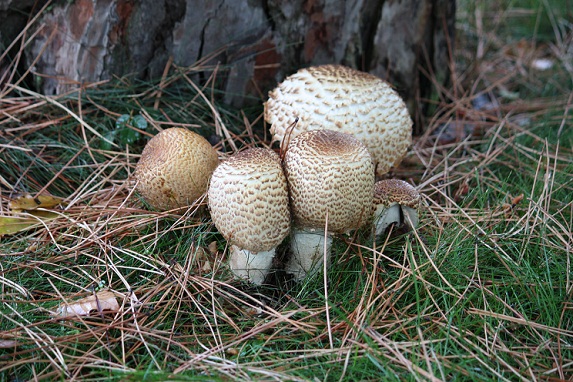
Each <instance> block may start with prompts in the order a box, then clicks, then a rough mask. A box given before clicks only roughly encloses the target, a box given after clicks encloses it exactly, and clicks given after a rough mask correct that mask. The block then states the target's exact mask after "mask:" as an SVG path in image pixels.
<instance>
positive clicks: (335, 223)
mask: <svg viewBox="0 0 573 382" xmlns="http://www.w3.org/2000/svg"><path fill="white" fill-rule="evenodd" d="M283 165H284V169H285V175H286V177H287V182H288V185H289V190H290V200H291V213H292V215H293V220H294V225H295V227H296V229H295V230H294V233H293V238H292V252H293V256H292V258H291V260H290V261H289V262H288V263H287V271H289V272H290V273H293V274H294V276H295V278H296V279H298V280H300V279H301V278H303V277H305V276H306V274H307V273H309V272H310V271H312V270H313V269H315V266H316V265H317V264H320V263H321V259H322V254H323V248H324V238H325V236H326V238H327V245H326V247H327V250H326V253H327V260H328V254H329V252H330V249H329V243H330V240H331V239H330V238H329V236H328V234H325V232H324V228H325V226H326V222H327V219H328V232H333V233H344V232H347V231H349V230H352V229H357V228H359V227H360V226H362V225H363V224H364V223H366V222H367V221H369V219H371V212H372V198H373V190H374V166H373V164H372V158H371V156H370V154H369V153H368V150H367V149H366V147H365V146H364V145H363V144H362V143H361V142H360V141H359V140H357V139H356V138H355V137H353V136H352V135H349V134H345V133H341V132H337V131H332V130H313V131H307V132H303V133H301V134H299V135H298V136H297V137H295V138H294V139H293V140H292V141H291V143H290V145H289V147H288V149H287V151H286V153H285V157H284V164H283Z"/></svg>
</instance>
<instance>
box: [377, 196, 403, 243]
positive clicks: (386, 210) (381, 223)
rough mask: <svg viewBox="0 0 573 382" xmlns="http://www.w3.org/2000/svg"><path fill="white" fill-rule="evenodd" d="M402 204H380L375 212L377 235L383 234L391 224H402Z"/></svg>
mask: <svg viewBox="0 0 573 382" xmlns="http://www.w3.org/2000/svg"><path fill="white" fill-rule="evenodd" d="M401 221H402V219H401V218H400V205H399V204H398V203H395V204H393V205H391V206H389V207H384V206H378V207H376V212H375V213H374V225H375V226H376V236H380V235H383V234H384V232H386V229H387V228H388V227H389V226H390V225H391V224H394V223H396V224H401Z"/></svg>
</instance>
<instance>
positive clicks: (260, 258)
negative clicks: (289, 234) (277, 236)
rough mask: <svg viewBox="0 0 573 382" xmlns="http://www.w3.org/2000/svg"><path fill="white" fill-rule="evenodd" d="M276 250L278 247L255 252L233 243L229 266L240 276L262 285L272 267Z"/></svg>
mask: <svg viewBox="0 0 573 382" xmlns="http://www.w3.org/2000/svg"><path fill="white" fill-rule="evenodd" d="M275 250H276V248H273V249H271V250H270V251H261V252H258V253H253V252H251V251H248V250H246V249H241V248H239V247H237V246H236V245H232V246H231V256H230V259H229V266H230V268H231V270H232V271H233V273H234V274H235V275H237V276H238V277H240V278H243V279H246V280H247V281H250V282H252V283H254V284H257V285H261V284H262V283H263V281H265V277H266V276H267V274H268V273H269V271H270V269H271V266H272V263H273V258H274V257H275Z"/></svg>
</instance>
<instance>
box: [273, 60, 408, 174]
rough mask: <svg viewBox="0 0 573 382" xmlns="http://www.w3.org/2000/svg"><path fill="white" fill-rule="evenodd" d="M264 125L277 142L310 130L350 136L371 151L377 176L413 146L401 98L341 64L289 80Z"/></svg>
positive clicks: (383, 84) (281, 87) (373, 78)
mask: <svg viewBox="0 0 573 382" xmlns="http://www.w3.org/2000/svg"><path fill="white" fill-rule="evenodd" d="M297 118H298V121H297V122H296V124H295V121H296V120H297ZM265 120H266V121H267V122H268V123H270V124H271V125H272V126H271V130H270V131H271V133H272V134H273V140H274V141H279V142H282V141H283V139H285V136H286V137H287V139H289V138H294V137H295V136H297V135H298V134H300V133H301V132H303V131H309V130H319V129H330V130H336V131H341V132H344V133H348V134H352V135H354V136H355V137H357V138H358V139H359V140H360V141H362V143H364V145H366V147H367V148H368V150H369V151H370V154H371V155H372V158H373V160H374V164H375V166H376V173H377V174H378V175H382V174H385V173H387V172H388V170H389V169H390V168H391V167H392V166H397V165H398V164H399V163H400V162H401V161H402V158H403V157H404V155H405V154H406V151H407V149H408V146H409V145H410V143H411V142H412V119H411V118H410V115H409V113H408V109H407V108H406V105H405V103H404V101H403V100H402V98H400V96H399V95H398V93H397V92H396V91H394V90H393V89H392V88H391V87H390V85H388V83H386V82H385V81H383V80H382V79H380V78H378V77H376V76H374V75H371V74H369V73H364V72H360V71H358V70H354V69H351V68H348V67H345V66H339V65H323V66H315V67H310V68H306V69H301V70H299V71H298V72H297V73H295V74H293V75H291V76H289V77H287V78H286V79H285V80H284V81H283V82H282V83H281V84H279V86H278V87H277V88H275V89H274V90H272V91H271V92H269V99H268V101H267V102H266V103H265ZM289 126H294V128H292V131H290V130H289ZM286 143H288V142H286ZM281 144H282V145H284V144H283V143H281Z"/></svg>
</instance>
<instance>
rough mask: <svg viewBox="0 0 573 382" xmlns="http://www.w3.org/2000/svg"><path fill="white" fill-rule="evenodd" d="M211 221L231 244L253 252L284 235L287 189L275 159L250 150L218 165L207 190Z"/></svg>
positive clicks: (270, 153)
mask: <svg viewBox="0 0 573 382" xmlns="http://www.w3.org/2000/svg"><path fill="white" fill-rule="evenodd" d="M208 198H209V209H210V210H211V218H212V220H213V223H214V224H215V226H216V227H217V229H218V230H219V232H220V233H221V234H222V235H223V236H224V237H225V238H226V239H227V240H228V241H229V242H231V244H234V245H236V246H237V247H239V248H241V249H246V250H248V251H251V252H254V253H257V252H261V251H269V250H271V249H272V248H274V247H276V246H277V245H278V244H280V242H281V241H282V240H283V239H284V238H285V237H286V236H287V235H288V233H289V229H290V211H289V204H288V190H287V183H286V178H285V176H284V173H283V169H282V166H281V161H280V158H279V156H278V155H277V154H276V153H275V152H274V151H272V150H268V149H263V148H252V149H248V150H245V151H242V152H240V153H238V154H235V155H233V156H231V157H230V158H229V159H227V160H226V161H224V162H222V163H221V164H220V165H219V166H218V167H217V169H216V170H215V172H214V173H213V176H212V178H211V183H210V185H209V191H208Z"/></svg>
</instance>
